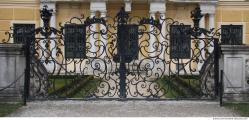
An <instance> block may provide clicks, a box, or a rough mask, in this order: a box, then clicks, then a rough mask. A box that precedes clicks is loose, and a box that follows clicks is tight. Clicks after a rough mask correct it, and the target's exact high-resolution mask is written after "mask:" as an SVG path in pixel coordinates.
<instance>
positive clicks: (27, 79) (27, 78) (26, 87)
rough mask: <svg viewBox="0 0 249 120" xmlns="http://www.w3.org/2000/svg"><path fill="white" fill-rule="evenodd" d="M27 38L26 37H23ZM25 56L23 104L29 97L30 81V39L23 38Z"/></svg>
mask: <svg viewBox="0 0 249 120" xmlns="http://www.w3.org/2000/svg"><path fill="white" fill-rule="evenodd" d="M25 38H27V37H25ZM25 57H26V68H25V78H24V79H25V80H24V97H23V104H24V105H26V102H27V99H28V98H29V83H30V40H29V39H26V40H25Z"/></svg>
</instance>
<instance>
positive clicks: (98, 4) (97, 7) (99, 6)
mask: <svg viewBox="0 0 249 120" xmlns="http://www.w3.org/2000/svg"><path fill="white" fill-rule="evenodd" d="M90 11H91V12H92V11H95V12H96V11H100V12H102V11H106V2H105V1H91V3H90Z"/></svg>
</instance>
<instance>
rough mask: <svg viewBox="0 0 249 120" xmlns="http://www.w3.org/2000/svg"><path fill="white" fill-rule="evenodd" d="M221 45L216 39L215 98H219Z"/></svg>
mask: <svg viewBox="0 0 249 120" xmlns="http://www.w3.org/2000/svg"><path fill="white" fill-rule="evenodd" d="M219 56H220V51H219V44H218V39H216V38H214V85H215V90H214V93H215V97H217V96H218V92H219V87H220V86H219Z"/></svg>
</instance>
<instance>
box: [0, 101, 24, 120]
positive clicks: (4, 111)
mask: <svg viewBox="0 0 249 120" xmlns="http://www.w3.org/2000/svg"><path fill="white" fill-rule="evenodd" d="M21 106H22V103H0V117H5V116H6V115H9V114H11V113H12V112H15V111H16V110H17V109H18V108H20V107H21Z"/></svg>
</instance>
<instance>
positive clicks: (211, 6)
mask: <svg viewBox="0 0 249 120" xmlns="http://www.w3.org/2000/svg"><path fill="white" fill-rule="evenodd" d="M200 8H201V10H202V13H203V14H204V16H203V18H202V20H201V21H200V27H201V28H205V29H212V28H214V27H215V17H214V16H215V8H216V2H210V3H200ZM205 15H208V17H209V18H208V22H209V25H208V27H207V26H205V25H206V21H205ZM201 38H205V36H204V35H202V36H201ZM210 44H211V46H210V47H209V48H207V49H208V51H209V52H210V53H212V52H213V50H214V48H213V43H212V42H211V43H210ZM204 46H205V42H204V41H201V43H200V44H199V48H200V49H201V48H203V47H204ZM201 55H202V57H203V59H206V57H205V51H204V50H202V51H201ZM199 59H200V60H202V58H201V57H200V58H199ZM202 65H203V63H199V64H198V70H200V69H201V67H202Z"/></svg>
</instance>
